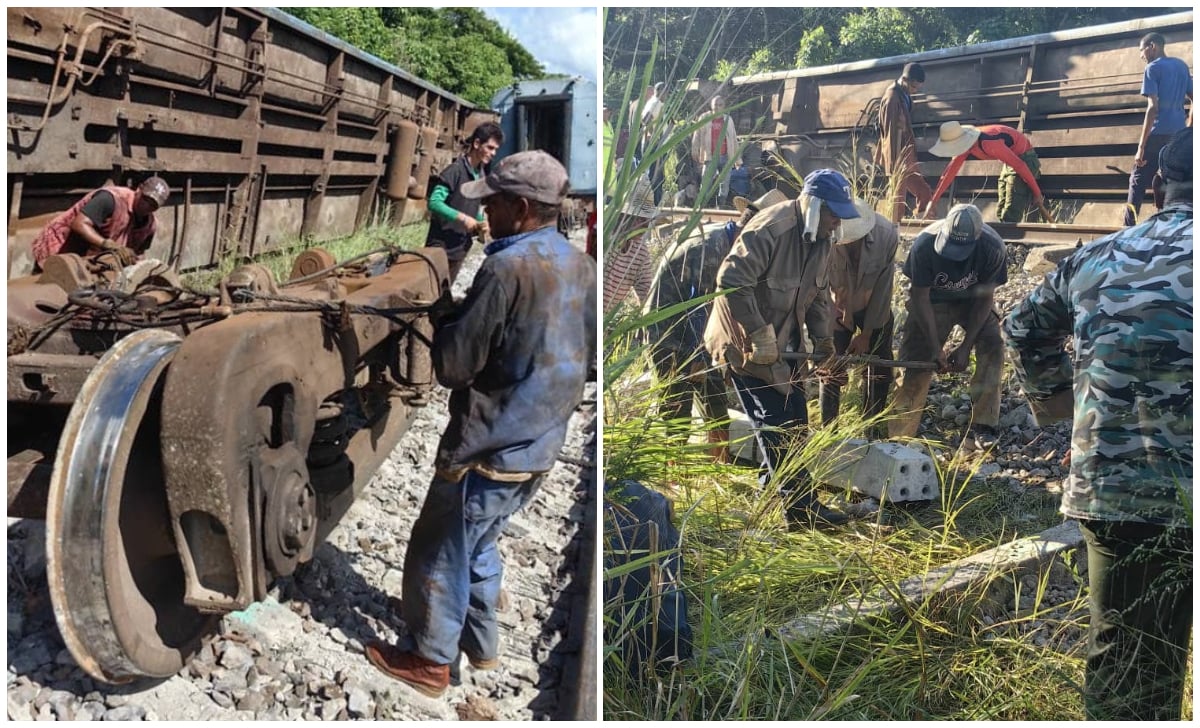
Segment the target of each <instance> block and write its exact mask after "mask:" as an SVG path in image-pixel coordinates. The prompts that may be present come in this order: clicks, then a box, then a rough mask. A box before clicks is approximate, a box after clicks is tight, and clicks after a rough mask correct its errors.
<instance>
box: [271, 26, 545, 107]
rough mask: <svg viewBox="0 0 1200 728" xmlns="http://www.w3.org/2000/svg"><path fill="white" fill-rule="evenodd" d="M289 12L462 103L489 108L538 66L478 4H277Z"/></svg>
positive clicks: (535, 74)
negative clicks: (496, 97) (501, 93)
mask: <svg viewBox="0 0 1200 728" xmlns="http://www.w3.org/2000/svg"><path fill="white" fill-rule="evenodd" d="M282 10H283V11H284V12H286V13H288V14H290V15H293V16H295V17H296V18H299V19H300V20H303V21H304V22H306V23H308V24H310V25H312V26H314V27H316V28H319V29H320V30H323V31H325V32H326V33H329V34H330V35H333V36H336V37H338V38H340V39H342V40H344V41H346V42H347V43H349V44H350V45H352V46H355V47H356V48H359V49H361V50H364V51H366V52H367V53H370V54H371V55H373V56H376V57H377V58H379V59H381V60H384V61H387V62H388V63H392V64H394V65H396V66H399V67H400V68H403V69H404V70H406V71H408V72H409V73H411V74H413V75H414V76H418V77H420V78H422V79H424V80H426V81H429V82H430V83H432V84H434V85H436V86H440V87H442V88H444V89H446V90H447V91H450V92H451V93H454V94H457V95H459V96H461V97H463V98H465V99H467V100H468V101H470V102H472V103H474V104H477V105H480V106H485V107H486V106H490V105H491V102H492V96H494V95H495V93H496V92H497V91H499V90H500V89H502V88H504V87H505V86H508V85H510V84H511V83H513V82H514V81H518V80H522V79H527V78H542V77H544V76H545V75H546V73H545V69H544V68H543V67H542V64H541V63H539V62H538V60H537V59H536V58H534V57H533V54H531V53H530V52H529V51H528V50H526V49H525V47H524V46H522V45H521V44H520V43H518V42H517V40H516V39H515V38H513V37H512V36H511V35H509V33H508V31H506V30H505V29H504V28H503V27H501V26H500V24H499V23H497V22H496V21H494V20H492V19H491V18H489V17H487V16H486V15H484V13H483V11H482V10H479V9H478V8H395V7H387V8H376V7H339V8H282Z"/></svg>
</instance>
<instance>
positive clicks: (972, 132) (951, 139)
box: [929, 121, 979, 157]
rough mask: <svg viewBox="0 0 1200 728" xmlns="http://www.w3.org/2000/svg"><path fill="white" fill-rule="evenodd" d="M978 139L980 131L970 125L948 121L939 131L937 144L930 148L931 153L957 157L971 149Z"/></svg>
mask: <svg viewBox="0 0 1200 728" xmlns="http://www.w3.org/2000/svg"><path fill="white" fill-rule="evenodd" d="M978 138H979V130H978V129H976V128H975V127H973V126H971V125H970V124H960V123H958V122H957V121H947V122H946V123H945V124H942V128H941V129H938V140H937V144H934V145H933V146H932V147H930V148H929V152H930V153H931V154H936V155H937V156H939V157H957V156H958V155H960V154H962V153H963V152H965V151H967V150H968V149H970V148H971V145H972V144H974V143H975V140H976V139H978Z"/></svg>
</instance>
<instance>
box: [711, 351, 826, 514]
mask: <svg viewBox="0 0 1200 728" xmlns="http://www.w3.org/2000/svg"><path fill="white" fill-rule="evenodd" d="M731 379H733V389H734V391H735V392H737V396H738V400H739V401H740V402H741V403H742V409H744V410H745V412H746V416H747V417H749V418H750V422H751V423H752V424H753V425H754V438H755V440H757V441H758V448H759V450H762V453H763V462H762V465H760V466H759V469H758V483H759V485H762V486H766V485H767V484H768V483H770V482H771V481H772V480H774V481H775V482H776V483H778V486H779V494H780V495H781V496H783V499H784V502H786V503H788V504H789V505H790V508H791V509H799V510H804V509H807V508H811V507H812V506H814V505H815V504H816V500H817V499H816V494H815V493H813V489H812V476H811V475H809V472H808V471H807V470H805V469H804V468H801V467H796V466H794V465H793V466H790V467H789V468H788V469H787V474H786V477H784V478H782V479H781V478H780V477H779V474H780V472H781V471H782V470H783V465H784V463H785V461H786V459H787V457H788V455H789V454H790V450H791V446H792V444H793V442H794V437H795V434H796V428H800V427H803V426H805V425H807V424H808V404H807V403H806V402H805V400H804V391H803V390H802V389H799V388H795V389H793V390H792V392H791V394H788V395H782V394H780V393H779V392H777V391H775V389H774V388H772V387H771V385H770V384H768V383H766V382H764V381H762V380H761V379H758V378H756V377H750V376H745V375H741V374H732V375H731Z"/></svg>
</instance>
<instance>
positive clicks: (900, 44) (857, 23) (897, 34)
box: [838, 7, 925, 61]
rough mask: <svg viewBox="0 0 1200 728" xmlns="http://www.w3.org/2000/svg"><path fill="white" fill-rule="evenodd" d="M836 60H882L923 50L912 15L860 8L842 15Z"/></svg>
mask: <svg viewBox="0 0 1200 728" xmlns="http://www.w3.org/2000/svg"><path fill="white" fill-rule="evenodd" d="M838 38H839V40H840V41H841V46H842V50H841V52H840V53H839V54H838V55H839V59H840V60H843V61H846V60H852V59H859V58H882V57H884V56H897V55H901V54H903V53H912V52H913V51H921V50H925V49H924V48H923V47H921V46H922V44H921V43H920V41H918V39H917V34H916V31H915V28H914V25H913V19H912V16H910V15H909V14H908V13H906V12H905V11H904V10H902V9H900V8H890V7H887V8H864V9H863V10H862V11H859V12H854V13H850V14H849V15H848V16H846V24H845V25H844V26H842V29H841V31H840V32H839V33H838Z"/></svg>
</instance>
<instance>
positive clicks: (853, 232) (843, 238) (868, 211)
mask: <svg viewBox="0 0 1200 728" xmlns="http://www.w3.org/2000/svg"><path fill="white" fill-rule="evenodd" d="M854 209H856V210H858V217H851V218H848V219H846V220H842V224H841V233H840V234H839V235H838V242H842V243H853V242H854V241H855V240H859V239H860V238H865V237H867V235H868V234H869V233H870V232H871V231H872V230H874V229H875V208H874V207H871V205H870V204H869V203H868V202H867V201H866V200H862V199H859V198H857V197H855V198H854Z"/></svg>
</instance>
